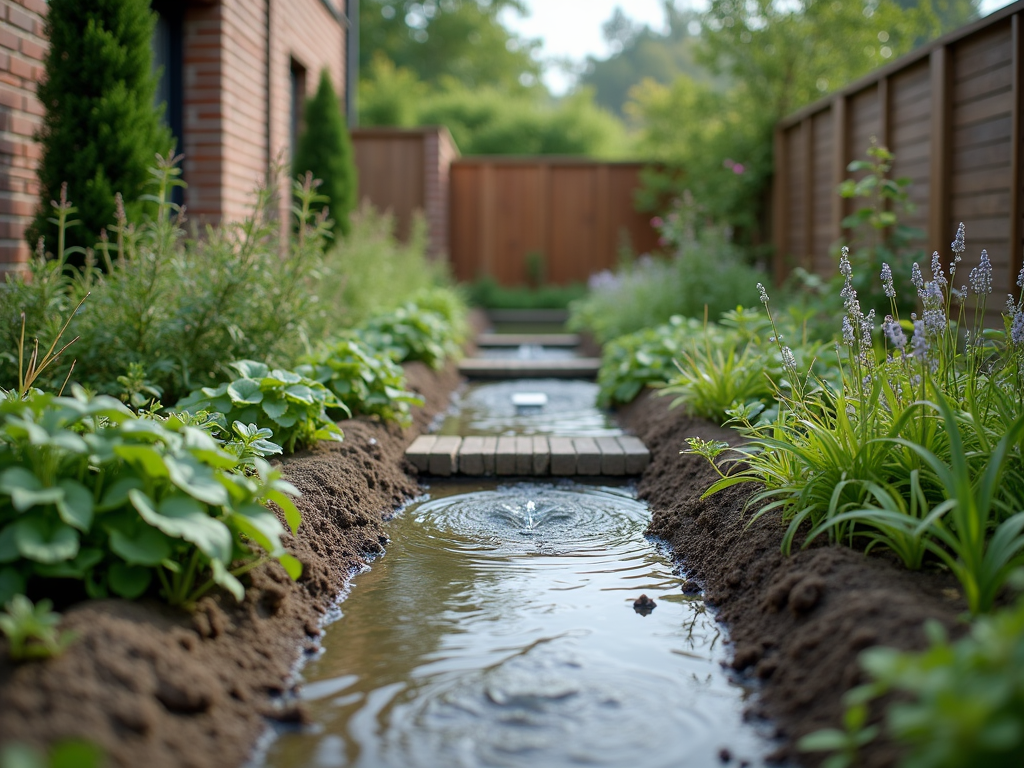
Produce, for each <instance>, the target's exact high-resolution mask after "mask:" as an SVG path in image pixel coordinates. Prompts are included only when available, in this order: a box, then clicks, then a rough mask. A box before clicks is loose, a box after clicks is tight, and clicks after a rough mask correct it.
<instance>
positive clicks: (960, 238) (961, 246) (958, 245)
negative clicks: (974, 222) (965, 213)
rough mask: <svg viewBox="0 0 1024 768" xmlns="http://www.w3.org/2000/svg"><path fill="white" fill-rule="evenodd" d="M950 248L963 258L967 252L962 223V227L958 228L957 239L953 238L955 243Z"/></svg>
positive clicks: (962, 224) (961, 224) (961, 223)
mask: <svg viewBox="0 0 1024 768" xmlns="http://www.w3.org/2000/svg"><path fill="white" fill-rule="evenodd" d="M949 247H950V250H952V251H953V253H955V254H956V255H957V256H962V255H963V252H964V251H966V250H967V246H966V245H965V243H964V223H963V222H962V221H961V222H960V226H959V227H957V228H956V237H955V238H953V242H952V243H951V244H950V246H949ZM957 261H960V259H957Z"/></svg>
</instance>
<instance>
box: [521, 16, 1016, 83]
mask: <svg viewBox="0 0 1024 768" xmlns="http://www.w3.org/2000/svg"><path fill="white" fill-rule="evenodd" d="M1011 1H1012V0H982V3H981V9H982V13H991V12H992V11H994V10H996V9H998V8H1002V7H1003V6H1004V5H1009V4H1010V2H1011ZM526 5H527V6H528V7H529V9H530V15H529V16H527V17H525V18H524V17H520V16H519V15H518V14H514V13H508V14H507V15H506V16H505V17H504V21H505V23H506V24H507V25H508V26H509V27H510V28H511V29H514V30H516V31H517V32H518V33H519V34H520V35H522V36H523V37H527V38H540V40H541V41H542V43H543V49H542V53H543V56H544V57H545V58H558V59H565V58H568V59H572V60H574V61H577V62H581V61H583V60H584V59H585V58H586V57H587V56H595V57H598V58H603V57H605V56H607V55H608V54H609V50H608V46H607V45H605V42H604V37H603V36H602V34H601V25H602V24H603V23H604V22H605V21H607V20H608V19H610V18H611V15H612V12H613V11H614V10H615V6H620V7H622V9H623V10H624V11H625V12H626V15H627V16H629V17H630V18H632V19H634V20H635V21H638V22H641V23H644V24H647V25H649V26H651V27H653V28H655V29H660V28H661V27H662V25H663V24H664V21H665V18H664V14H663V13H662V2H661V0H526ZM702 6H703V3H701V2H700V0H691V7H702ZM544 80H545V82H546V83H547V84H548V87H549V88H550V89H551V90H552V91H554V92H555V93H557V94H561V93H564V92H565V91H566V90H567V89H568V88H569V86H570V85H572V79H571V78H570V77H569V76H568V75H567V74H566V73H565V72H564V71H562V70H560V69H558V68H557V67H549V71H548V73H547V75H546V76H545V78H544Z"/></svg>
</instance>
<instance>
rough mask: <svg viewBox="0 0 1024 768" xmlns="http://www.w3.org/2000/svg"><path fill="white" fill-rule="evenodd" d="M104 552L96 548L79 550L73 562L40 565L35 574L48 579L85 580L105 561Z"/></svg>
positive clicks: (37, 566)
mask: <svg viewBox="0 0 1024 768" xmlns="http://www.w3.org/2000/svg"><path fill="white" fill-rule="evenodd" d="M103 554H104V553H103V550H101V549H97V548H95V547H90V548H88V549H82V550H79V552H78V554H77V555H75V557H74V559H72V560H65V561H64V562H62V563H50V564H48V565H47V564H43V563H38V564H37V565H36V567H35V569H34V570H35V572H36V573H37V574H38V575H40V576H43V577H45V578H48V579H79V580H81V579H85V578H87V577H88V575H89V573H90V571H92V569H93V568H95V567H96V565H97V564H98V563H99V562H100V561H102V560H103Z"/></svg>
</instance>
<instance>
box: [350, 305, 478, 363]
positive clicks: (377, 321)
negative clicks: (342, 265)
mask: <svg viewBox="0 0 1024 768" xmlns="http://www.w3.org/2000/svg"><path fill="white" fill-rule="evenodd" d="M356 334H357V336H358V338H359V339H360V340H362V341H363V342H364V343H365V344H366V345H367V346H369V347H370V348H371V349H375V350H378V351H379V352H381V353H383V354H386V355H387V356H388V357H390V358H391V359H392V360H394V361H395V362H398V363H407V362H411V361H416V360H418V361H421V362H424V363H426V364H427V365H429V366H430V367H431V368H434V369H440V368H441V367H443V366H444V364H445V361H446V360H448V359H449V358H456V357H458V356H459V354H460V351H461V350H460V347H459V333H458V329H456V328H454V327H453V326H452V324H451V323H450V322H449V321H448V319H447V318H446V317H445V316H444V315H442V314H440V313H439V312H435V311H433V310H430V309H424V308H421V307H420V306H418V305H417V304H414V303H409V304H406V305H404V306H401V307H398V308H397V309H395V310H392V311H391V312H387V313H383V314H379V315H375V316H374V317H371V318H370V319H369V320H367V321H366V322H365V323H364V324H363V325H362V326H360V328H358V329H357V331H356Z"/></svg>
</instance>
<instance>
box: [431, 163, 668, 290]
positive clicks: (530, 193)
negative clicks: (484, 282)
mask: <svg viewBox="0 0 1024 768" xmlns="http://www.w3.org/2000/svg"><path fill="white" fill-rule="evenodd" d="M643 167H644V166H643V164H642V163H604V162H596V161H589V160H577V159H571V158H553V157H543V156H538V157H516V158H503V157H472V158H463V159H461V160H459V161H457V162H455V163H454V164H453V165H452V169H451V225H450V235H451V241H450V244H451V261H452V265H453V267H454V271H455V275H456V276H457V277H458V278H459V279H460V280H474V279H476V278H478V277H482V276H485V275H488V276H491V277H493V278H494V279H495V280H497V281H498V282H499V283H500V284H502V285H521V284H525V283H526V282H527V281H528V278H529V277H530V269H531V260H534V261H536V260H538V256H539V257H540V259H539V260H540V261H541V263H542V264H543V267H544V277H545V278H546V279H547V280H548V281H550V282H553V283H560V284H565V283H569V282H573V281H585V280H586V279H587V278H588V277H589V276H590V275H592V274H593V273H595V272H599V271H600V270H602V269H608V268H611V267H614V266H615V264H616V263H617V260H618V249H619V246H620V244H622V243H623V242H627V243H628V244H629V246H630V247H631V248H632V249H633V251H634V253H643V252H646V251H649V250H652V249H653V248H655V247H656V245H657V239H658V235H657V233H656V232H655V231H654V229H653V228H652V227H651V225H650V222H649V218H650V217H649V216H648V215H644V214H640V213H637V212H636V209H635V206H634V202H633V193H634V191H635V190H636V189H637V188H638V187H639V185H640V170H641V169H642V168H643ZM531 254H537V256H531Z"/></svg>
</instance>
